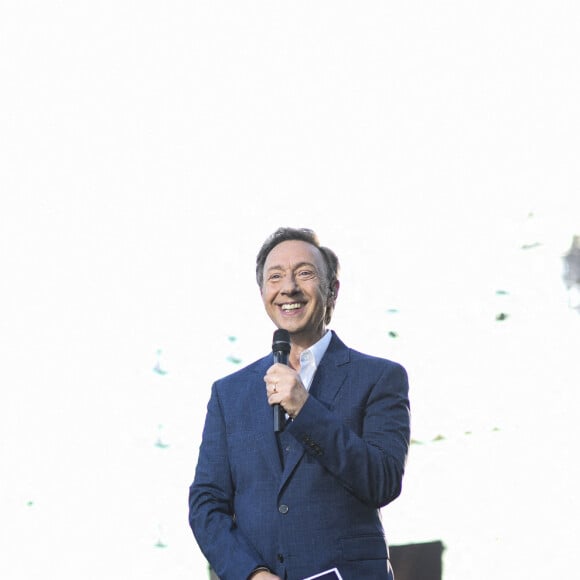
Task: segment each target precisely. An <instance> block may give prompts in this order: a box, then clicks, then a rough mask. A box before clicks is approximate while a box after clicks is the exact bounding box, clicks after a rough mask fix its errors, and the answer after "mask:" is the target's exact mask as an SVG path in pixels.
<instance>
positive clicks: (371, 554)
mask: <svg viewBox="0 0 580 580" xmlns="http://www.w3.org/2000/svg"><path fill="white" fill-rule="evenodd" d="M340 545H341V548H342V555H343V557H344V559H345V560H384V559H386V558H388V557H389V549H388V548H387V543H386V542H385V538H384V537H383V536H379V535H373V536H357V537H356V538H341V539H340Z"/></svg>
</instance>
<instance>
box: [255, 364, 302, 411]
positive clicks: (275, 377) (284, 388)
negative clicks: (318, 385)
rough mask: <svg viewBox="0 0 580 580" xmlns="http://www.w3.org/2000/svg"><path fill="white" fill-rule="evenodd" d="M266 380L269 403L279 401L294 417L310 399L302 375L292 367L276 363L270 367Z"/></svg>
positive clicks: (273, 403) (272, 403)
mask: <svg viewBox="0 0 580 580" xmlns="http://www.w3.org/2000/svg"><path fill="white" fill-rule="evenodd" d="M264 381H265V383H266V394H267V396H268V404H269V405H275V404H276V403H278V404H279V405H281V406H282V407H284V410H285V411H286V413H288V415H290V417H292V418H293V419H294V417H296V415H298V413H300V410H301V409H302V407H303V406H304V403H306V399H308V391H307V390H306V389H305V388H304V385H303V384H302V381H301V380H300V375H299V374H298V373H297V372H296V371H295V370H294V369H293V368H292V367H289V366H287V365H283V364H281V363H276V364H273V365H272V366H271V367H270V368H269V369H268V372H267V373H266V376H265V377H264Z"/></svg>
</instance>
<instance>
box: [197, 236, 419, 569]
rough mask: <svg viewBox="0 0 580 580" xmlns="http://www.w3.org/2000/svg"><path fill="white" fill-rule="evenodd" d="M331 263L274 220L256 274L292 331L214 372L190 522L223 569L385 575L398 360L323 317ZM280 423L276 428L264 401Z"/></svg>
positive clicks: (267, 301) (327, 314)
mask: <svg viewBox="0 0 580 580" xmlns="http://www.w3.org/2000/svg"><path fill="white" fill-rule="evenodd" d="M338 270H339V263H338V259H337V257H336V255H335V254H334V252H332V250H330V249H328V248H325V247H323V246H321V245H320V243H319V241H318V238H317V236H316V234H315V233H314V232H312V231H311V230H306V229H293V228H280V229H278V230H277V231H276V232H275V233H274V234H272V235H271V236H270V237H269V238H268V239H267V240H266V241H265V242H264V244H263V246H262V248H261V250H260V252H259V254H258V257H257V263H256V276H257V281H258V285H259V287H260V292H261V295H262V300H263V303H264V307H265V310H266V312H267V314H268V315H269V317H270V318H271V320H272V322H273V323H274V325H275V326H276V327H277V328H279V329H285V330H287V331H288V332H289V334H290V340H291V350H290V355H289V360H288V365H284V364H281V363H279V362H278V363H275V362H274V360H273V356H272V354H269V355H268V356H266V357H264V358H263V359H261V360H258V361H256V362H254V363H252V364H250V365H249V366H247V367H246V368H244V369H242V370H240V371H238V372H236V373H234V374H232V375H230V376H227V377H225V378H223V379H221V380H218V381H216V382H215V383H214V385H213V387H212V393H211V398H210V401H209V404H208V408H207V416H206V422H205V427H204V431H203V438H202V443H201V446H200V451H199V459H198V464H197V468H196V473H195V479H194V481H193V483H192V485H191V487H190V493H189V521H190V525H191V528H192V530H193V533H194V535H195V538H196V540H197V542H198V544H199V546H200V548H201V550H202V551H203V553H204V554H205V556H206V557H207V559H208V561H209V562H210V564H211V566H212V568H213V569H214V570H215V572H216V573H217V574H218V576H219V577H220V579H221V580H249V579H252V580H302V579H304V578H307V577H310V576H314V575H316V574H318V573H320V572H323V571H325V570H329V569H332V568H336V569H338V571H339V573H340V575H341V577H342V578H343V579H344V580H375V579H376V580H382V579H384V580H387V579H390V580H392V579H393V573H392V569H391V566H390V563H389V556H388V548H387V542H386V539H385V535H384V531H383V527H382V524H381V516H380V508H381V507H383V506H385V505H387V504H388V503H389V502H391V501H393V500H394V499H395V498H396V497H397V496H398V495H399V494H400V492H401V483H402V478H403V471H404V467H405V461H406V457H407V452H408V447H409V400H408V381H407V374H406V372H405V370H404V368H403V367H402V366H401V365H399V364H397V363H394V362H391V361H388V360H386V359H381V358H377V357H372V356H368V355H365V354H362V353H360V352H357V351H355V350H353V349H350V348H348V347H347V346H345V344H343V342H342V341H341V340H340V339H339V338H338V336H337V335H336V334H335V333H334V332H333V331H330V330H327V324H328V323H329V321H330V318H331V315H332V311H333V309H334V305H335V301H336V298H337V295H338V290H339V280H338ZM276 404H277V405H280V406H281V407H282V408H283V409H284V410H285V412H286V415H287V418H288V421H287V424H286V427H285V428H284V430H283V431H282V432H280V433H274V430H273V419H272V417H273V411H272V405H276Z"/></svg>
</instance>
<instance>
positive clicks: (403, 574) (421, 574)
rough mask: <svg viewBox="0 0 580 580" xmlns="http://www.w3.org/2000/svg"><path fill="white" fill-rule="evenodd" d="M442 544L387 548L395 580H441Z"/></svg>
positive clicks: (427, 543) (406, 545)
mask: <svg viewBox="0 0 580 580" xmlns="http://www.w3.org/2000/svg"><path fill="white" fill-rule="evenodd" d="M444 549H445V547H444V546H443V543H442V542H439V541H437V542H425V543H421V544H404V545H402V546H389V553H390V556H391V566H392V567H393V572H394V573H395V580H441V575H442V568H443V566H442V563H441V560H442V556H443V550H444Z"/></svg>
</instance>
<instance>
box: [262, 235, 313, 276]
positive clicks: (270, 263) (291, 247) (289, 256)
mask: <svg viewBox="0 0 580 580" xmlns="http://www.w3.org/2000/svg"><path fill="white" fill-rule="evenodd" d="M305 262H306V263H310V264H313V265H314V266H316V267H317V269H319V270H323V269H324V259H323V258H322V254H321V253H320V250H319V249H318V248H317V247H316V246H313V245H312V244H309V243H308V242H304V241H302V240H288V241H286V242H280V243H279V244H278V245H277V246H274V247H273V248H272V250H270V253H269V254H268V255H267V256H266V262H265V264H264V268H265V269H266V270H267V269H269V268H278V267H281V268H291V267H293V266H295V265H297V264H303V263H305Z"/></svg>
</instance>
